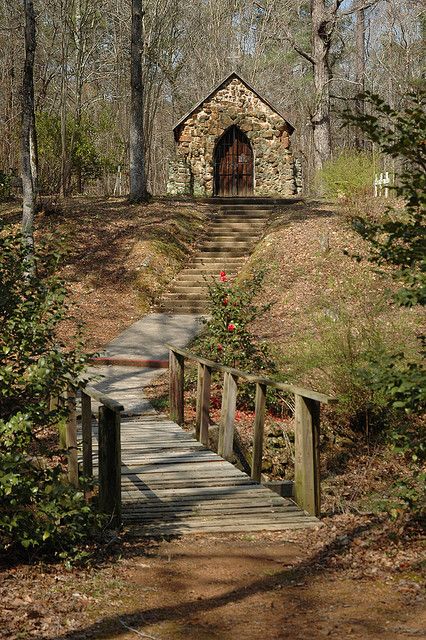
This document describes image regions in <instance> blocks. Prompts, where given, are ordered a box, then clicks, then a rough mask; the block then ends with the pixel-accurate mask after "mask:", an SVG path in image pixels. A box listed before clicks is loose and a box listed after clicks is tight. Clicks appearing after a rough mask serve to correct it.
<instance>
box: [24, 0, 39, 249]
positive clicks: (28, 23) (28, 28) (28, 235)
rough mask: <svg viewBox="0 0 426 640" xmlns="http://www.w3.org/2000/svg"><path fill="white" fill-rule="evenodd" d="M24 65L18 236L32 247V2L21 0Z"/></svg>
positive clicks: (34, 151) (34, 160) (34, 155)
mask: <svg viewBox="0 0 426 640" xmlns="http://www.w3.org/2000/svg"><path fill="white" fill-rule="evenodd" d="M24 11H25V63H24V74H23V82H22V132H21V149H22V194H23V198H22V235H23V237H24V241H25V242H26V243H27V244H28V245H29V246H30V247H32V246H33V244H34V240H33V228H34V213H35V206H36V200H37V139H36V133H35V116H34V78H33V75H34V57H35V49H36V25H35V15H34V6H33V1H32V0H24Z"/></svg>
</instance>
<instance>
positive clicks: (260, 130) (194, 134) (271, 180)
mask: <svg viewBox="0 0 426 640" xmlns="http://www.w3.org/2000/svg"><path fill="white" fill-rule="evenodd" d="M231 125H236V126H238V127H239V128H240V129H241V130H242V131H243V132H244V133H245V134H246V136H247V137H248V138H249V140H250V143H251V145H252V148H253V153H254V166H255V169H254V177H255V183H254V195H256V196H263V195H264V196H289V195H293V194H294V193H295V182H294V171H293V157H292V154H291V151H290V131H289V127H288V125H287V123H286V122H285V120H283V118H281V117H280V116H279V115H278V114H276V113H275V112H274V111H273V110H272V109H271V108H270V107H268V105H266V104H265V103H264V102H262V100H261V99H260V98H258V97H257V96H256V94H254V93H253V92H252V91H250V89H248V88H247V87H246V86H245V85H244V84H243V83H242V82H240V81H239V80H238V79H237V78H234V79H232V80H231V81H229V82H228V83H227V84H226V85H224V86H223V87H222V88H220V89H219V90H218V91H216V92H215V93H214V94H213V96H211V97H210V98H209V99H208V100H206V101H204V102H203V103H202V105H201V106H199V107H198V108H197V109H196V110H195V111H194V112H193V113H192V114H191V115H190V116H189V117H188V118H187V120H186V121H185V122H184V124H183V126H182V127H181V130H180V132H179V138H178V141H177V145H176V158H175V159H174V161H173V162H172V163H171V166H170V175H169V183H168V188H167V190H168V193H170V194H172V195H177V194H192V195H195V196H207V197H208V196H212V195H213V189H214V184H213V162H214V152H215V147H216V143H217V142H218V140H219V139H220V137H221V136H222V134H223V133H224V132H225V131H226V130H227V129H228V128H229V127H230V126H231Z"/></svg>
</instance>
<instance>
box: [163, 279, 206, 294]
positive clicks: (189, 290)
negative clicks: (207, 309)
mask: <svg viewBox="0 0 426 640" xmlns="http://www.w3.org/2000/svg"><path fill="white" fill-rule="evenodd" d="M207 291H208V289H207V284H206V282H205V281H204V280H203V281H202V282H199V283H196V284H194V283H192V284H181V283H180V282H179V283H177V282H176V284H174V285H173V284H172V286H171V287H170V292H169V293H180V294H182V295H183V294H188V295H192V294H196V295H197V296H201V297H203V298H204V297H205V295H206V293H207ZM165 295H166V296H167V295H168V294H167V293H166V294H165Z"/></svg>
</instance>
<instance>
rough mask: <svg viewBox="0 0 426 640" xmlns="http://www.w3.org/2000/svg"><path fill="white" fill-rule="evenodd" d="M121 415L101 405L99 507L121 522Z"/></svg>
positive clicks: (114, 519)
mask: <svg viewBox="0 0 426 640" xmlns="http://www.w3.org/2000/svg"><path fill="white" fill-rule="evenodd" d="M120 431H121V416H120V413H119V412H118V411H113V410H112V409H110V408H109V407H106V406H104V405H101V406H100V407H99V508H100V510H101V511H102V512H103V513H107V514H108V515H110V516H111V519H112V520H113V521H114V522H115V523H116V524H119V523H120V521H121V443H120Z"/></svg>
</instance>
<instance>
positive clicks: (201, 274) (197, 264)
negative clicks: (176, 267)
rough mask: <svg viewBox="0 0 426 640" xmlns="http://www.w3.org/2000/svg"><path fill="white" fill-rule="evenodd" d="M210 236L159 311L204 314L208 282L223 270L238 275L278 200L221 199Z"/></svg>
mask: <svg viewBox="0 0 426 640" xmlns="http://www.w3.org/2000/svg"><path fill="white" fill-rule="evenodd" d="M217 204H219V205H220V207H219V209H218V212H217V213H216V214H213V215H212V219H211V223H210V225H209V227H208V228H207V229H206V237H205V239H204V241H203V242H202V244H201V246H200V249H199V251H198V253H196V254H195V255H194V257H193V259H192V260H191V262H190V264H188V266H187V267H186V268H185V269H183V270H182V271H180V272H179V274H178V275H177V276H176V278H175V280H174V281H173V282H172V283H171V286H170V289H169V291H168V292H167V293H166V294H164V296H163V298H162V300H161V301H160V303H159V305H158V307H157V309H156V310H157V311H161V312H164V313H176V314H179V313H182V314H187V313H188V314H189V313H191V314H192V313H193V314H203V313H205V312H206V310H207V283H206V280H207V281H208V280H209V279H210V278H212V277H216V278H217V277H218V276H219V273H220V272H221V271H222V270H223V271H226V273H227V274H229V275H231V276H232V275H236V274H237V273H238V271H239V270H240V269H241V267H242V265H243V264H244V262H245V261H246V259H247V257H248V256H249V255H250V253H251V252H252V250H253V249H254V246H255V244H256V242H257V241H258V240H259V239H260V237H261V236H262V233H263V231H264V228H265V225H266V223H267V221H268V220H269V218H270V216H271V213H272V211H273V210H274V208H275V203H273V202H270V201H268V200H266V199H262V200H261V201H259V199H249V198H244V200H242V199H237V198H235V199H234V198H226V199H223V200H218V201H217Z"/></svg>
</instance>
